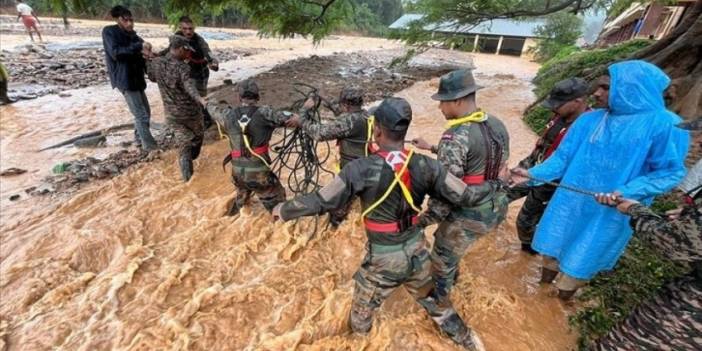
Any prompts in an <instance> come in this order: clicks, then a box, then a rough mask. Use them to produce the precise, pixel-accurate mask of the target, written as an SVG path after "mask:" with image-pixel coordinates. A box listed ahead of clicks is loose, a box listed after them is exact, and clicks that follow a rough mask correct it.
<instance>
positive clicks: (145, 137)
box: [102, 6, 157, 151]
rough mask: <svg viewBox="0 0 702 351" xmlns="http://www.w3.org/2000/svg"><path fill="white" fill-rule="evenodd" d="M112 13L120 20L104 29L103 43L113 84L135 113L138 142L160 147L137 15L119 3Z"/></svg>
mask: <svg viewBox="0 0 702 351" xmlns="http://www.w3.org/2000/svg"><path fill="white" fill-rule="evenodd" d="M110 15H111V16H112V18H114V19H115V22H117V24H114V25H111V26H107V27H105V28H103V30H102V43H103V46H104V47H105V64H106V65H107V72H108V74H109V77H110V83H112V88H117V89H119V91H120V92H121V93H122V95H124V98H125V100H127V105H128V106H129V111H131V112H132V114H133V115H134V135H135V139H136V144H137V145H138V146H141V147H142V148H143V149H144V150H146V151H150V150H153V149H156V147H157V144H156V140H154V137H153V136H152V135H151V131H150V130H149V123H150V120H151V108H150V107H149V100H148V99H147V98H146V94H145V93H144V89H146V80H145V79H144V73H145V71H146V69H145V67H146V64H145V61H144V57H143V56H142V49H143V47H144V40H143V39H141V38H140V37H139V36H138V35H137V34H136V32H135V31H134V18H133V17H132V13H131V12H130V11H129V9H127V8H125V7H123V6H115V7H113V8H112V10H110Z"/></svg>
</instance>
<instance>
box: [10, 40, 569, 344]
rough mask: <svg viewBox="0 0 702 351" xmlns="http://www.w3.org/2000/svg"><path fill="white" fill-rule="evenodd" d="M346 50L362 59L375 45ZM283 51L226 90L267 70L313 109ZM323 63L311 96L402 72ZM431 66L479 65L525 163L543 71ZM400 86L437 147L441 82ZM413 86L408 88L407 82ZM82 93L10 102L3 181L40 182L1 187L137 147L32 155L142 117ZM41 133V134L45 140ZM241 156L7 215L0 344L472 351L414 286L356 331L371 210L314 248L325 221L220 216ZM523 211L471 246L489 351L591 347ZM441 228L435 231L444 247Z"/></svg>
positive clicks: (470, 276) (473, 314)
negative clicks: (525, 240) (545, 277)
mask: <svg viewBox="0 0 702 351" xmlns="http://www.w3.org/2000/svg"><path fill="white" fill-rule="evenodd" d="M343 40H346V41H348V43H346V44H345V45H349V46H354V45H356V44H358V43H360V42H359V41H354V39H343ZM372 40H373V39H364V40H363V42H372ZM337 42H338V43H339V44H337V43H336V42H335V43H334V44H329V47H327V48H326V49H324V50H322V51H323V52H325V53H326V54H331V53H332V51H335V50H339V51H341V50H342V48H339V49H337V48H335V47H334V45H339V47H341V45H340V44H341V40H338V41H337ZM250 44H251V46H252V47H255V46H256V45H259V46H264V45H262V44H261V43H259V42H257V41H252V42H250ZM246 45H249V43H247V44H246ZM266 45H270V44H266ZM286 45H291V44H290V43H288V42H281V44H280V47H279V49H280V50H277V51H275V52H270V53H268V54H266V55H261V56H258V55H254V56H251V57H247V58H244V59H242V60H240V61H235V62H234V63H232V64H227V63H225V64H223V67H225V68H227V70H228V71H225V72H217V74H215V75H214V76H213V81H214V82H221V81H222V80H223V79H232V80H233V81H234V82H236V81H238V80H241V79H243V78H246V77H248V76H251V75H257V74H258V78H259V79H260V82H261V84H262V85H264V87H265V88H264V90H265V89H268V90H271V91H273V89H279V90H278V91H277V93H276V94H271V95H266V94H264V96H263V102H265V103H271V104H274V105H277V104H280V105H285V104H288V103H289V102H290V101H294V100H296V99H298V98H299V97H298V96H297V95H296V94H295V93H294V92H291V90H290V89H289V88H285V87H276V86H275V85H276V84H278V85H279V84H280V81H281V80H282V81H286V83H287V85H289V84H290V83H292V82H293V81H296V80H297V79H298V78H287V80H286V76H285V75H288V76H287V77H294V75H295V72H296V70H297V69H304V68H302V67H298V66H292V67H289V66H286V65H285V64H284V63H285V62H288V61H290V60H291V59H294V58H295V57H296V56H295V55H300V56H305V53H303V52H300V50H298V51H293V52H291V53H288V52H286V51H287V48H284V47H285V46H286ZM296 45H297V44H296ZM373 45H374V46H375V47H378V46H385V47H386V48H387V47H392V46H393V44H392V43H390V42H382V43H374V44H373ZM368 46H370V44H369V45H368ZM350 51H353V50H352V49H351V48H349V49H346V50H344V52H345V53H346V54H340V55H339V56H348V57H349V58H348V60H350V61H349V62H352V61H353V60H356V59H355V58H353V55H349V54H348V52H350ZM375 54H377V52H375V53H369V52H364V53H363V54H362V55H361V56H362V58H360V59H358V60H359V62H361V64H365V63H364V61H363V60H362V59H363V57H368V58H369V60H371V61H375V60H376V59H378V58H376V57H375V56H374V55H375ZM264 56H265V57H264ZM379 56H382V55H381V54H379ZM297 57H299V56H297ZM320 58H322V56H321V55H320ZM320 58H310V60H312V61H302V60H301V62H316V61H317V60H319V63H318V64H317V65H316V66H315V65H312V64H310V65H309V66H311V67H312V68H310V69H309V70H308V71H305V75H314V74H315V73H314V72H313V71H315V70H322V69H323V70H328V72H329V73H328V74H327V75H324V74H322V75H321V77H320V78H316V79H314V80H311V81H307V83H314V84H315V85H319V88H320V89H322V91H323V92H324V93H325V94H329V95H334V94H336V93H338V89H339V88H340V86H341V85H342V84H343V83H344V80H347V79H348V80H353V79H356V81H357V82H360V83H364V82H365V84H366V86H365V87H366V88H368V89H370V90H371V96H373V98H374V99H375V98H377V97H380V96H383V95H384V93H383V91H382V90H381V89H380V88H378V89H374V88H373V87H372V86H374V85H378V86H379V87H382V89H386V88H387V87H386V86H384V85H383V84H382V83H383V82H385V81H386V80H388V79H390V80H391V79H393V78H392V77H393V73H398V72H388V73H380V74H381V76H383V77H384V78H382V79H381V78H377V79H376V78H373V77H376V74H377V73H373V74H371V75H369V76H368V75H366V74H364V72H365V71H364V70H360V71H359V70H357V69H351V70H348V69H344V67H346V66H348V65H341V67H339V66H334V61H333V60H332V61H331V62H328V61H326V60H320ZM422 60H425V61H429V62H434V63H437V62H441V63H442V64H443V63H449V64H454V63H459V64H461V65H463V66H471V65H472V66H475V67H476V69H477V71H476V73H477V74H476V76H477V80H478V83H479V84H481V85H484V86H485V89H482V90H480V91H479V93H478V102H479V105H481V106H482V107H483V108H484V109H485V110H487V111H488V112H490V113H492V114H494V115H496V116H498V117H499V118H501V119H502V120H503V121H504V122H505V124H506V126H507V128H508V129H509V131H510V135H511V151H512V152H511V154H512V156H511V159H510V162H511V163H512V164H516V162H518V160H519V159H521V158H522V157H524V156H526V154H527V153H528V152H529V150H530V149H531V147H532V146H533V143H534V142H535V140H536V136H535V135H534V134H533V133H532V132H531V131H530V130H529V129H528V128H527V127H526V126H525V125H524V123H523V122H522V121H521V113H522V110H523V109H524V107H526V106H527V105H528V104H529V103H530V102H531V101H532V100H533V98H534V97H533V95H532V94H531V88H532V86H531V85H530V83H529V80H530V79H531V78H533V76H534V74H535V73H536V70H537V69H538V66H537V65H535V64H531V63H529V62H525V61H522V60H519V59H513V58H505V57H496V56H494V55H475V56H469V55H466V54H462V53H455V52H448V51H444V50H437V51H433V52H429V53H427V54H426V56H424V58H423V59H422ZM471 61H473V62H471ZM342 62H343V61H342ZM276 63H283V65H282V66H279V67H277V69H279V71H278V72H279V74H278V75H279V77H276V74H265V75H261V74H260V73H262V72H265V71H268V70H270V68H271V67H273V65H272V64H276ZM303 66H306V65H303ZM349 71H350V72H355V73H353V75H352V77H351V78H348V77H347V76H344V75H343V74H346V73H345V72H349ZM284 74H285V75H284ZM399 74H400V76H399V77H401V78H399V79H396V81H398V82H399V83H394V84H393V85H391V86H395V87H396V88H395V89H396V90H394V91H396V95H398V96H403V97H406V98H407V99H408V100H409V101H410V102H411V104H412V107H413V111H414V117H415V118H414V121H413V125H412V127H411V129H410V132H409V137H416V136H423V137H425V138H426V139H427V140H429V141H433V142H436V141H438V139H439V137H440V135H441V132H442V130H443V125H444V121H443V118H442V117H441V115H440V113H439V111H438V109H437V103H436V102H434V101H432V100H430V99H429V96H430V95H431V94H432V93H433V92H435V91H436V89H437V87H438V80H437V79H436V78H432V74H438V71H436V72H433V73H427V75H422V74H419V73H416V74H413V73H412V72H399ZM269 75H270V78H269V77H267V76H269ZM354 76H355V78H353V77H354ZM407 76H410V77H412V76H414V79H410V78H407ZM403 79H407V82H406V83H401V82H402V80H403ZM327 81H329V82H327ZM387 84H390V83H387ZM229 88H231V87H229ZM397 90H399V91H397ZM218 93H220V94H224V95H225V96H224V98H226V96H229V95H230V94H227V93H226V90H221V91H220V92H218ZM71 94H73V96H72V97H68V98H65V99H62V98H59V97H56V96H45V97H42V98H40V99H37V100H34V101H26V102H22V103H19V104H17V105H13V106H10V107H7V106H3V107H0V108H2V117H1V118H2V122H3V123H2V124H0V134H1V135H2V137H3V138H2V148H3V153H2V155H1V156H2V163H3V166H2V169H3V170H5V169H8V168H10V167H15V168H21V169H26V170H27V172H26V173H24V174H19V175H11V176H7V177H2V178H0V181H2V182H3V183H2V184H3V187H4V188H5V189H2V191H3V194H8V192H7V191H8V190H6V189H7V187H8V186H9V187H10V189H11V190H12V189H24V187H26V186H27V184H30V183H34V182H35V181H36V180H38V179H41V178H42V177H44V176H45V174H46V168H47V167H48V168H49V169H50V168H51V166H53V165H54V164H55V163H56V162H64V161H66V160H71V159H83V160H85V159H87V157H88V156H90V157H96V158H97V159H104V158H106V157H109V155H110V154H114V153H115V152H117V151H119V150H120V149H121V146H120V143H121V142H123V141H125V140H128V139H129V138H131V132H130V131H127V132H124V133H123V134H122V135H121V138H118V137H115V136H112V137H109V136H108V138H107V140H106V146H105V147H104V148H101V149H100V148H99V149H95V150H93V149H89V150H85V149H78V148H60V149H54V150H51V151H48V152H46V153H39V154H37V153H34V152H30V151H31V150H35V149H38V148H40V147H45V146H48V145H51V144H54V143H56V142H59V141H61V140H63V139H67V138H69V137H70V136H73V135H77V134H81V133H85V132H87V131H90V130H94V129H99V128H105V127H107V126H110V125H114V124H117V123H126V122H129V121H130V120H131V118H130V116H129V115H128V113H126V109H125V108H124V107H123V106H122V105H123V104H124V103H123V101H121V100H119V98H120V97H119V96H116V94H114V93H113V92H112V91H111V90H109V89H108V88H106V87H104V86H100V87H94V88H91V89H80V90H74V91H71ZM147 94H148V95H149V98H150V99H151V104H152V106H153V107H154V111H153V114H154V119H155V120H156V121H159V122H162V120H163V111H162V109H161V108H160V99H158V97H157V96H158V95H157V94H158V92H157V91H156V90H155V87H153V86H150V87H149V89H148V90H147ZM278 97H280V98H279V100H278ZM69 102H70V103H71V104H72V105H67V103H69ZM276 102H277V103H276ZM40 103H41V104H40ZM41 123H44V126H43V128H34V126H36V125H40V124H41ZM130 150H131V149H130ZM8 151H9V152H8ZM226 153H227V145H226V142H224V141H218V140H213V141H212V142H210V143H209V144H207V145H206V146H205V147H204V148H203V153H202V155H201V157H200V158H199V159H198V160H196V161H195V175H194V177H193V179H192V180H191V181H190V182H189V183H186V184H184V183H182V181H181V180H180V177H179V175H178V169H177V162H176V158H177V155H176V152H174V151H166V152H163V153H162V154H161V155H160V156H159V157H158V158H156V159H154V160H151V161H150V162H140V163H137V164H136V165H134V166H131V167H126V168H125V169H123V170H120V174H119V175H118V176H115V177H106V178H105V179H102V180H99V181H93V182H86V183H87V185H86V186H85V187H83V188H81V189H80V190H78V191H76V192H71V193H69V194H65V195H63V196H58V197H35V198H32V200H31V201H18V202H16V203H13V204H14V205H8V203H7V202H0V205H2V207H3V211H1V213H0V243H1V245H0V296H1V297H2V298H0V349H5V350H51V349H64V350H103V349H119V350H151V349H171V350H186V349H189V350H214V349H216V350H361V349H363V350H457V348H456V347H455V346H454V345H453V344H452V343H451V341H450V340H449V339H448V338H446V337H444V336H442V335H441V334H440V333H439V332H438V331H437V329H436V328H435V326H434V325H433V322H432V321H431V320H430V319H429V318H428V317H427V316H426V314H425V313H424V311H423V310H422V309H421V308H420V307H419V306H418V305H416V304H415V303H414V302H413V301H412V299H411V298H410V297H409V295H408V294H407V293H406V292H404V291H403V290H402V289H399V290H398V291H397V292H396V293H394V294H393V295H392V296H391V297H390V299H389V300H388V301H387V302H386V303H385V304H384V305H383V307H382V308H381V309H380V311H379V313H378V315H377V318H376V320H375V323H374V326H373V329H372V330H371V332H370V333H369V334H368V335H365V336H363V335H356V334H353V333H351V332H350V330H349V329H348V327H347V326H346V318H347V315H348V311H349V308H350V303H351V295H352V287H353V280H352V275H353V273H354V272H355V270H356V269H357V267H358V265H359V264H360V261H361V258H362V255H363V252H364V245H365V242H366V239H365V233H364V231H363V227H362V225H361V223H360V213H359V206H358V204H355V205H354V210H353V212H352V214H351V216H350V218H349V219H348V220H347V221H346V222H344V223H343V224H342V225H341V226H340V227H339V228H338V229H337V230H320V231H318V232H317V233H316V235H315V234H313V231H312V229H313V227H314V221H313V220H312V219H306V220H302V221H299V222H297V223H280V222H277V223H273V222H272V218H271V217H270V215H268V214H267V213H266V212H265V211H264V209H263V207H262V205H261V204H260V203H259V202H258V201H256V200H254V201H252V202H251V204H250V205H249V206H247V207H245V208H244V209H243V210H242V213H241V214H240V215H239V216H237V217H233V218H232V217H222V214H223V212H224V210H225V207H226V204H227V202H228V201H229V200H230V198H231V197H232V196H233V194H234V191H235V190H234V188H233V186H232V185H231V183H230V182H229V175H228V174H227V173H225V172H223V171H222V169H221V168H220V161H221V158H222V155H224V154H226ZM99 164H100V163H99V162H97V163H95V164H86V167H88V168H89V169H92V168H91V167H93V166H95V165H99ZM37 165H41V166H37ZM3 197H5V196H4V195H3ZM519 205H520V204H519V203H516V204H513V205H512V207H511V209H510V212H509V216H508V219H507V221H506V222H505V224H504V225H502V226H501V227H500V228H499V229H498V230H496V231H495V232H494V233H490V234H488V235H485V236H484V237H482V238H480V239H479V240H478V241H477V242H476V243H475V244H474V245H473V246H472V247H471V248H470V249H469V251H468V253H467V255H466V257H465V258H464V259H463V261H462V262H461V266H460V271H461V277H460V278H459V282H458V285H457V286H456V288H455V289H454V291H453V295H452V298H453V300H454V302H455V305H456V307H457V309H458V311H459V313H460V314H461V315H462V316H463V317H464V318H465V319H466V320H467V321H468V322H469V323H470V324H471V325H472V326H473V327H474V329H475V330H476V331H477V332H478V333H479V334H480V335H481V336H482V337H483V339H484V342H485V344H486V347H487V349H488V350H491V351H492V350H505V351H507V350H509V351H512V350H553V351H562V350H571V349H574V345H575V339H576V338H577V335H575V333H573V332H571V331H570V330H569V327H568V322H567V317H568V313H569V312H570V307H567V306H563V305H561V303H560V302H559V301H558V300H557V299H555V298H551V297H548V287H544V286H541V285H539V284H538V266H539V262H538V260H537V259H535V258H533V257H531V256H528V255H525V254H523V253H521V251H520V250H519V244H518V239H517V237H516V231H515V228H514V224H513V223H514V220H515V217H516V213H517V210H518V207H519ZM13 206H16V207H13ZM434 229H435V228H430V229H429V230H428V231H427V238H428V240H429V241H432V240H433V239H432V235H433V231H434Z"/></svg>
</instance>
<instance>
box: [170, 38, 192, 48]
mask: <svg viewBox="0 0 702 351" xmlns="http://www.w3.org/2000/svg"><path fill="white" fill-rule="evenodd" d="M168 42H169V44H170V45H169V47H170V48H171V49H179V48H184V49H185V50H190V51H195V49H193V47H192V46H190V42H189V41H188V38H186V37H184V36H182V35H171V36H170V37H169V38H168Z"/></svg>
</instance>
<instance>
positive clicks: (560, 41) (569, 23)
mask: <svg viewBox="0 0 702 351" xmlns="http://www.w3.org/2000/svg"><path fill="white" fill-rule="evenodd" d="M582 27H583V20H582V18H580V17H578V16H576V15H574V14H572V13H566V12H557V13H555V14H552V15H549V16H548V17H546V22H545V23H544V24H543V25H540V26H538V27H537V28H536V31H535V32H536V34H537V35H538V36H539V38H540V39H539V41H538V42H537V45H536V48H535V50H534V51H535V57H536V60H537V61H539V62H544V61H546V60H548V59H551V58H553V57H555V56H556V55H557V54H558V53H559V52H560V51H561V50H563V49H564V48H568V47H572V46H573V45H574V44H575V41H576V40H578V38H579V37H580V36H581V35H582Z"/></svg>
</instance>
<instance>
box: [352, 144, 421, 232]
mask: <svg viewBox="0 0 702 351" xmlns="http://www.w3.org/2000/svg"><path fill="white" fill-rule="evenodd" d="M375 154H376V155H378V156H380V157H382V158H383V159H384V161H385V163H386V164H387V165H388V166H390V168H391V170H392V172H393V173H392V174H393V180H392V182H391V183H390V185H389V186H388V187H387V190H385V193H384V194H383V195H382V196H381V197H380V198H378V200H376V201H375V202H374V203H373V204H372V205H370V206H368V208H366V209H365V210H364V211H363V213H362V214H361V218H363V219H364V220H363V223H364V225H365V227H366V229H367V230H370V231H374V232H380V233H398V232H403V231H405V230H406V229H407V228H409V227H411V226H413V225H416V224H417V213H419V212H421V210H420V209H419V208H418V207H417V206H416V205H415V203H414V199H413V198H412V192H411V191H410V189H411V188H412V181H411V177H410V174H409V170H408V167H409V164H410V161H411V160H412V156H413V155H414V150H409V151H408V150H403V151H378V152H376V153H375ZM381 179H382V177H381ZM381 183H382V182H381ZM397 186H399V187H400V191H401V193H402V196H403V197H404V200H405V201H404V202H402V204H401V206H400V209H399V213H398V215H399V217H400V220H399V221H397V222H390V223H381V222H376V221H373V220H370V219H368V218H366V217H367V216H368V214H370V213H371V212H373V210H375V209H376V208H377V207H378V206H380V204H382V203H383V202H384V201H385V200H386V199H387V198H388V196H390V194H391V193H392V192H393V190H395V188H396V187H397ZM381 188H382V186H378V189H381ZM408 205H409V208H408V207H407V206H408ZM410 209H411V210H410ZM412 211H414V212H412Z"/></svg>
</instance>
